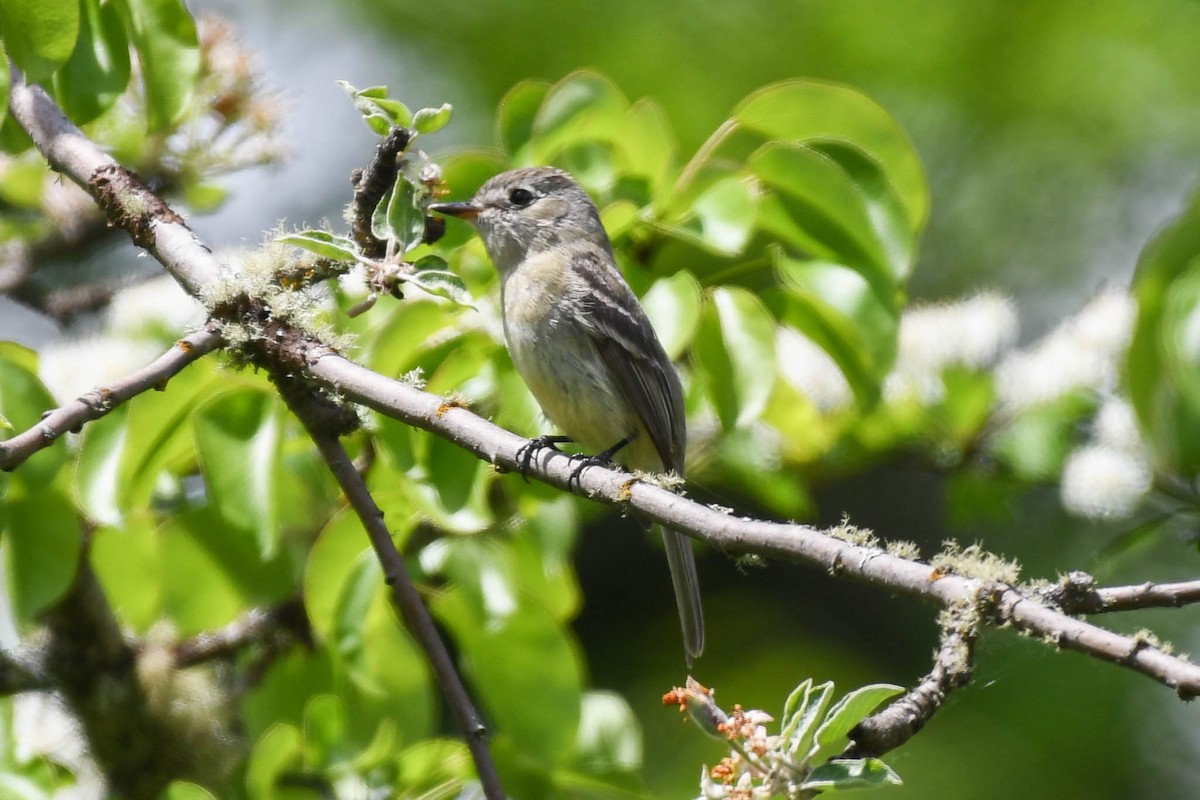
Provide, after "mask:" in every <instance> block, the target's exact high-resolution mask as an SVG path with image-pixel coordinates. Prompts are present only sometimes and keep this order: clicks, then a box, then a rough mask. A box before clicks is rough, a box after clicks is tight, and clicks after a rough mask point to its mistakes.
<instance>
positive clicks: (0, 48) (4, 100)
mask: <svg viewBox="0 0 1200 800" xmlns="http://www.w3.org/2000/svg"><path fill="white" fill-rule="evenodd" d="M0 64H8V52H7V50H6V49H5V46H4V35H2V31H0ZM11 80H12V73H11V72H6V71H5V70H0V132H2V131H5V130H6V128H8V127H11V124H8V125H5V122H7V120H8V95H10V94H12V85H11ZM4 144H5V143H4V140H2V137H0V146H2V145H4ZM10 163H11V164H16V163H18V162H16V161H13V160H10ZM7 182H8V181H7V178H6V179H5V180H2V181H0V184H7ZM0 191H2V190H0Z"/></svg>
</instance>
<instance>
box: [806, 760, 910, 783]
mask: <svg viewBox="0 0 1200 800" xmlns="http://www.w3.org/2000/svg"><path fill="white" fill-rule="evenodd" d="M901 783H903V781H901V780H900V776H899V775H897V774H896V773H895V772H893V771H892V768H891V767H889V766H888V765H887V764H884V763H883V762H882V761H880V760H879V759H877V758H853V759H850V758H842V759H837V760H834V761H826V762H825V763H824V764H821V765H820V766H818V767H816V768H814V769H813V771H812V772H810V773H809V774H808V779H807V780H805V781H804V783H802V784H800V788H801V789H818V790H821V789H837V790H840V791H846V790H848V789H869V788H872V787H876V786H886V785H888V784H892V785H896V786H898V785H900V784H901Z"/></svg>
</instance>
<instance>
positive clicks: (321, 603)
mask: <svg viewBox="0 0 1200 800" xmlns="http://www.w3.org/2000/svg"><path fill="white" fill-rule="evenodd" d="M389 526H390V520H389ZM369 551H370V542H369V540H368V539H367V536H366V534H365V533H364V532H363V529H362V524H361V523H360V522H359V521H358V517H357V516H356V515H355V514H353V513H352V512H350V511H349V510H348V509H343V510H342V511H339V512H338V513H337V514H335V515H334V517H333V519H331V520H330V521H329V522H328V523H327V524H326V525H325V527H324V528H323V529H322V530H321V533H320V534H319V535H318V536H317V540H316V542H314V543H313V546H312V549H311V550H310V551H309V554H308V560H307V562H306V563H305V570H304V607H305V609H306V610H307V611H308V619H309V622H310V623H311V624H312V627H313V631H314V632H315V633H316V634H317V637H318V638H319V639H332V638H333V636H334V626H335V623H336V620H337V615H338V613H339V612H338V610H339V608H340V606H341V603H342V599H343V592H344V591H345V587H346V583H347V581H348V580H349V579H350V577H351V575H352V573H353V572H354V571H355V569H356V568H357V567H356V564H357V563H358V562H359V560H360V558H362V557H364V554H365V555H366V556H370V552H369Z"/></svg>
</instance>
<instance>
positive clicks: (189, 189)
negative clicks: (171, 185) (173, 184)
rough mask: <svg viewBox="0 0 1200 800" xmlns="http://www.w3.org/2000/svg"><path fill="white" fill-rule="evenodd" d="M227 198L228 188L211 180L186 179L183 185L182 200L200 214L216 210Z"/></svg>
mask: <svg viewBox="0 0 1200 800" xmlns="http://www.w3.org/2000/svg"><path fill="white" fill-rule="evenodd" d="M228 198H229V190H228V189H226V188H225V187H223V186H221V185H220V184H218V183H216V182H213V181H198V180H197V181H188V182H187V183H186V184H185V185H184V186H183V202H185V203H187V205H188V206H189V207H190V208H191V209H192V210H193V211H197V212H199V213H201V214H207V213H209V212H211V211H216V210H217V208H218V207H220V205H221V204H222V203H224V202H225V201H226V200H227V199H228Z"/></svg>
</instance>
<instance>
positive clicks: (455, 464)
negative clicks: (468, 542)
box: [404, 436, 495, 533]
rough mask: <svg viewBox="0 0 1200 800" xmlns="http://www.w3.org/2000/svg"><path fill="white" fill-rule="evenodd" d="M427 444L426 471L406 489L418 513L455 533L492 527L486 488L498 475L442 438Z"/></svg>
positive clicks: (425, 455)
mask: <svg viewBox="0 0 1200 800" xmlns="http://www.w3.org/2000/svg"><path fill="white" fill-rule="evenodd" d="M424 445H425V447H426V448H427V449H426V450H425V451H424V453H423V457H422V458H421V460H420V466H421V467H423V472H422V471H420V470H418V472H417V473H416V474H415V475H414V476H413V477H415V478H416V480H412V481H410V482H408V483H407V484H406V485H405V486H404V488H405V490H406V491H407V492H408V497H409V499H410V500H411V501H412V503H413V505H414V506H416V508H417V510H418V511H420V512H421V513H422V514H424V515H425V516H426V517H428V518H429V519H430V520H432V521H433V522H434V523H435V524H436V525H438V526H440V527H442V528H444V529H445V530H448V531H453V532H455V533H479V532H480V531H482V530H484V529H485V528H487V527H488V526H489V525H491V524H492V522H493V521H494V517H493V515H492V511H491V507H490V505H489V504H488V500H487V486H488V484H489V483H490V482H491V481H492V480H493V479H494V476H495V473H494V472H493V471H492V469H491V467H490V466H489V465H488V464H487V462H485V461H480V460H479V459H478V458H475V456H473V455H471V454H470V453H468V452H467V451H466V450H464V449H462V448H461V447H459V446H458V445H456V444H454V443H453V442H450V441H447V440H446V439H443V438H441V437H439V436H430V437H426V440H425V442H424Z"/></svg>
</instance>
